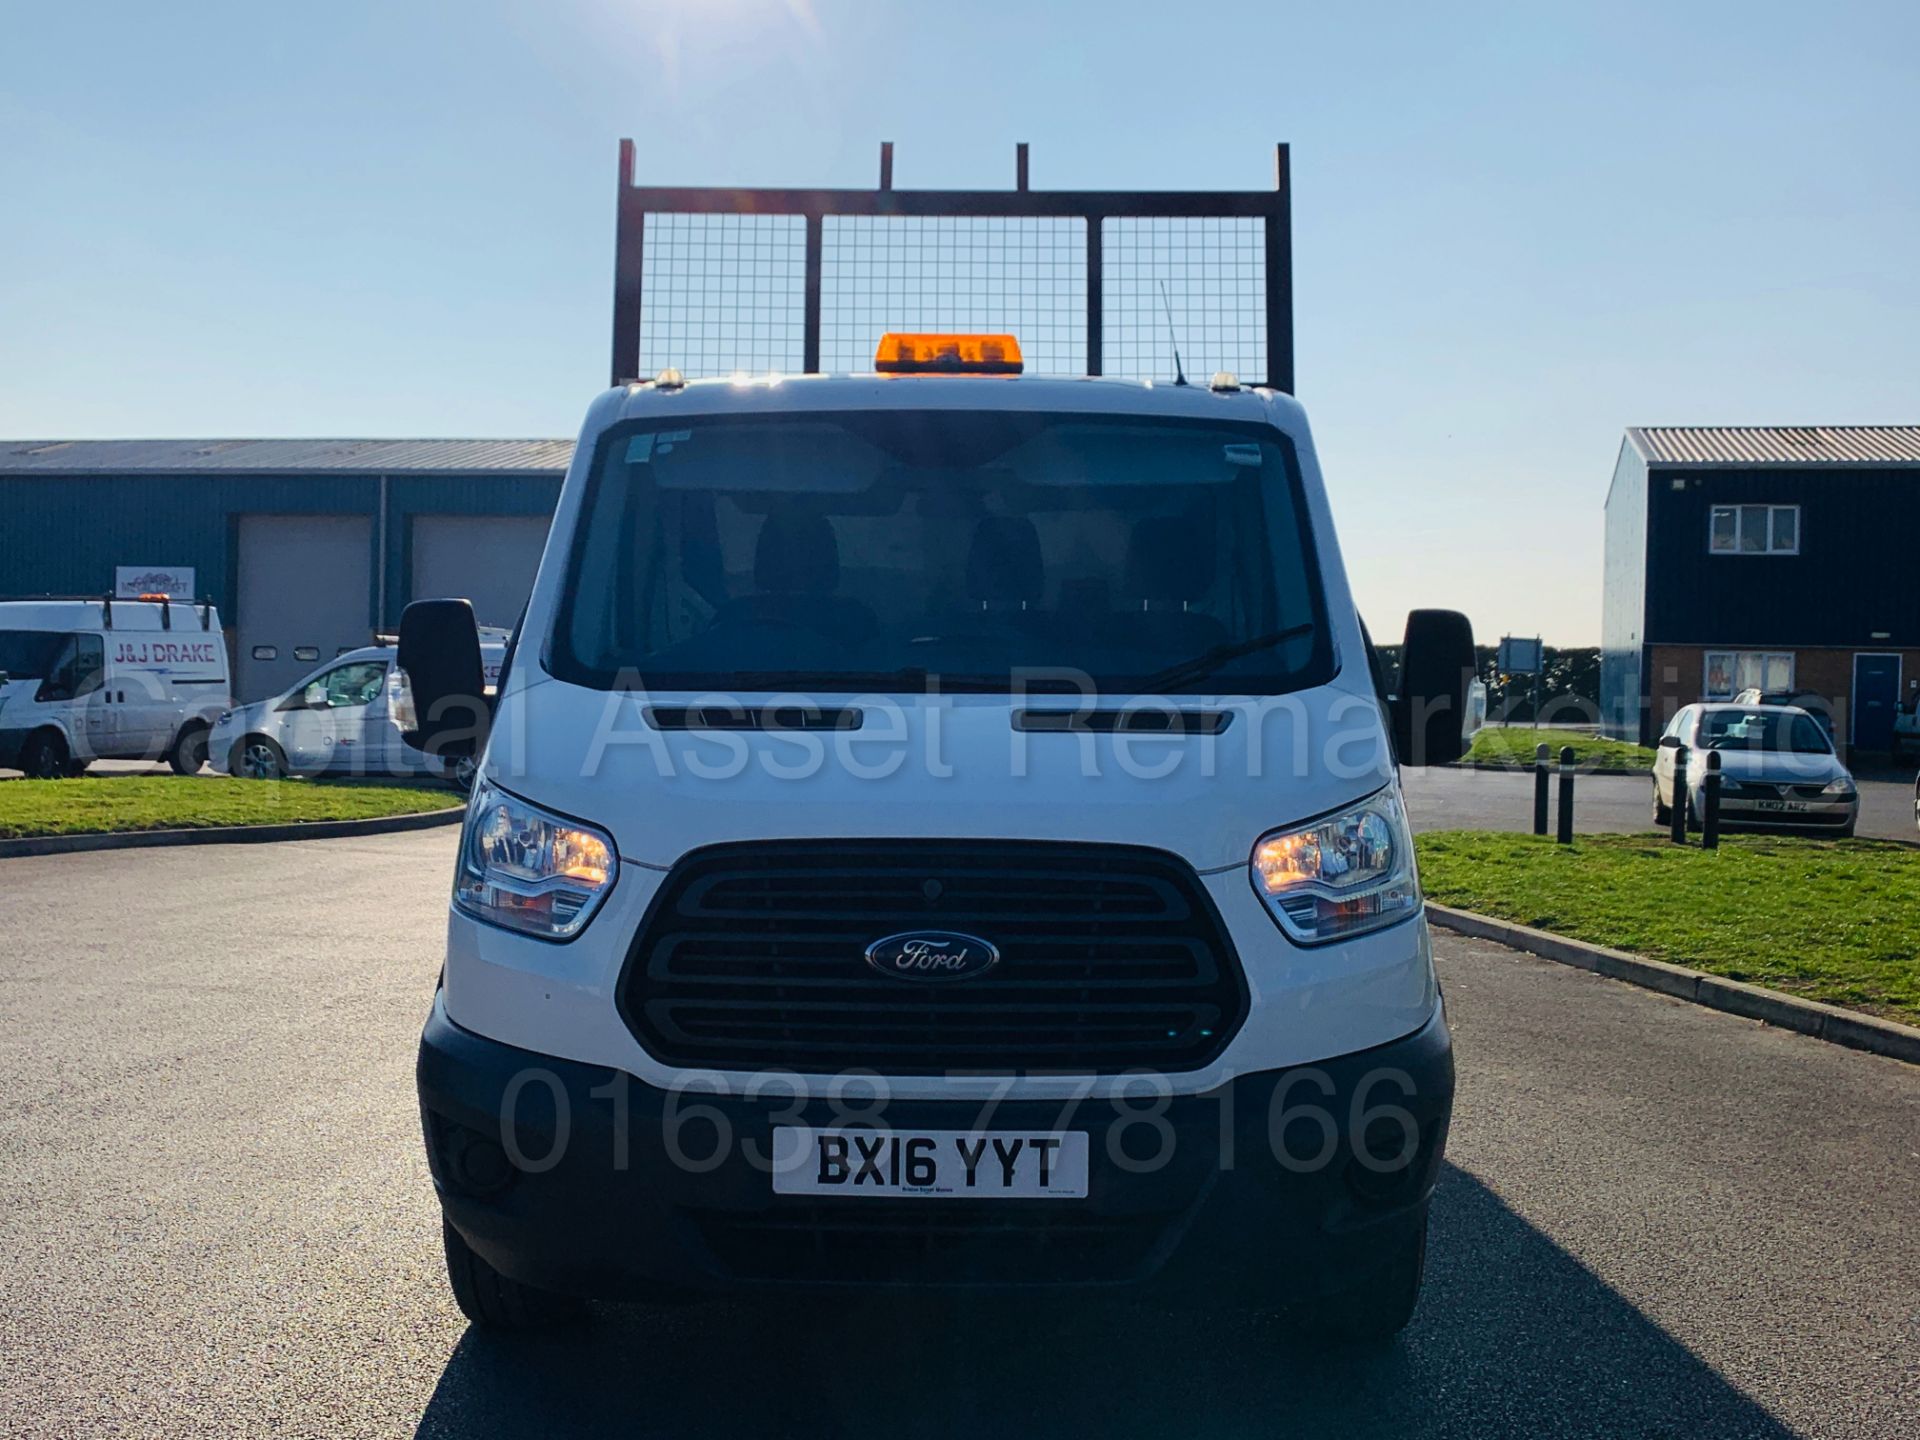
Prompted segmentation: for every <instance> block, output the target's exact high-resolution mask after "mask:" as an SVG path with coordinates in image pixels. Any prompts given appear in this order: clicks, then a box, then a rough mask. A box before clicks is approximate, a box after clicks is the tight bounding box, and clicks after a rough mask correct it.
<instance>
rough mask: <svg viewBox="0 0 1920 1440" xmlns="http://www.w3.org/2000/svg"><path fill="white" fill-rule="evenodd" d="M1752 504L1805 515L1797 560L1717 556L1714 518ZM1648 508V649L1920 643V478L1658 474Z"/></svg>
mask: <svg viewBox="0 0 1920 1440" xmlns="http://www.w3.org/2000/svg"><path fill="white" fill-rule="evenodd" d="M1676 480H1680V481H1684V482H1685V484H1684V488H1681V489H1676V488H1675V486H1674V482H1675V481H1676ZM1743 503H1750V504H1752V503H1759V504H1773V505H1798V506H1799V507H1800V553H1799V554H1798V555H1713V554H1710V553H1709V552H1708V550H1707V521H1708V514H1709V511H1710V510H1711V508H1712V507H1713V506H1715V505H1737V504H1743ZM1648 507H1649V527H1650V528H1649V531H1648V535H1647V552H1646V553H1647V607H1646V614H1647V626H1646V642H1647V643H1648V644H1655V645H1658V644H1667V645H1701V646H1708V645H1728V646H1750V647H1756V648H1759V647H1769V646H1778V647H1793V646H1807V645H1833V646H1852V647H1858V648H1860V649H1892V648H1900V647H1906V646H1916V645H1920V585H1916V584H1915V583H1914V577H1915V563H1914V537H1915V536H1916V535H1920V470H1868V469H1864V468H1862V469H1852V468H1849V469H1846V470H1802V469H1797V468H1796V469H1780V470H1764V469H1756V470H1698V469H1695V470H1689V469H1688V468H1687V467H1685V466H1671V467H1669V466H1659V467H1655V468H1654V469H1653V471H1652V472H1651V475H1650V477H1649V482H1648ZM1876 631H1880V632H1885V638H1882V639H1875V638H1874V634H1875V632H1876Z"/></svg>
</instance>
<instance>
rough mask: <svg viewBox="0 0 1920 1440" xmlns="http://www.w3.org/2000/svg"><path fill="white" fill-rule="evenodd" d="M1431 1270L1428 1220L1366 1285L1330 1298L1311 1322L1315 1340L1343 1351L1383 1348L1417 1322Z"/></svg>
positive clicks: (1374, 1273)
mask: <svg viewBox="0 0 1920 1440" xmlns="http://www.w3.org/2000/svg"><path fill="white" fill-rule="evenodd" d="M1426 1269H1427V1219H1426V1216H1424V1215H1423V1216H1421V1217H1420V1229H1419V1232H1418V1233H1417V1234H1416V1235H1414V1236H1413V1237H1412V1238H1411V1239H1410V1240H1407V1241H1403V1242H1402V1243H1401V1246H1400V1249H1399V1252H1398V1253H1397V1254H1395V1255H1394V1256H1393V1258H1392V1259H1390V1260H1389V1261H1388V1262H1387V1263H1386V1264H1385V1265H1382V1266H1381V1267H1380V1268H1379V1269H1377V1270H1375V1271H1374V1272H1373V1273H1372V1274H1370V1275H1369V1276H1368V1277H1367V1279H1366V1281H1365V1283H1363V1284H1360V1285H1356V1286H1354V1287H1353V1288H1352V1289H1351V1290H1344V1291H1341V1292H1340V1293H1338V1294H1335V1295H1330V1296H1328V1297H1327V1298H1326V1299H1325V1300H1322V1301H1321V1302H1320V1303H1319V1305H1318V1306H1316V1307H1315V1308H1314V1310H1313V1311H1312V1312H1311V1313H1310V1314H1309V1315H1308V1316H1307V1317H1306V1323H1307V1328H1308V1331H1309V1333H1310V1334H1312V1335H1314V1336H1315V1337H1317V1338H1320V1339H1323V1340H1328V1341H1331V1342H1333V1343H1335V1344H1343V1345H1363V1346H1365V1345H1384V1344H1386V1343H1387V1342H1389V1341H1390V1340H1392V1339H1393V1337H1394V1336H1396V1335H1398V1334H1399V1333H1400V1332H1401V1331H1402V1330H1404V1329H1406V1328H1407V1322H1408V1321H1409V1320H1411V1319H1413V1311H1414V1307H1415V1306H1416V1305H1418V1304H1419V1303H1420V1282H1421V1280H1422V1279H1423V1278H1424V1277H1425V1275H1426Z"/></svg>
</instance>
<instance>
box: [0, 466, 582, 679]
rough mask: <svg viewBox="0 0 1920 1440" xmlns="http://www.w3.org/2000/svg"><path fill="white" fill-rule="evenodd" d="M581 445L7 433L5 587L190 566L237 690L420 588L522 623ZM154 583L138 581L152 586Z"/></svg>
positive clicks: (104, 588)
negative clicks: (216, 615) (31, 437)
mask: <svg viewBox="0 0 1920 1440" xmlns="http://www.w3.org/2000/svg"><path fill="white" fill-rule="evenodd" d="M572 453H573V442H572V441H570V440H64V441H62V440H40V441H20V440H10V441H0V514H4V516H5V522H4V525H0V594H5V595H33V594H49V593H50V594H62V595H99V594H104V593H109V592H112V591H114V590H115V589H116V586H117V585H121V586H124V585H125V584H127V583H133V584H135V585H137V586H138V588H152V581H151V580H149V579H148V577H156V576H157V577H161V582H162V583H164V577H165V576H166V575H168V574H171V575H173V576H176V577H181V579H182V580H183V581H184V579H185V578H186V572H188V571H190V572H191V589H192V593H193V595H194V596H195V598H201V597H204V598H208V599H211V600H213V601H214V602H215V603H216V604H218V606H219V607H220V615H221V619H222V620H223V621H224V623H225V625H226V627H227V630H226V639H227V644H228V646H229V647H230V650H231V653H232V657H233V662H234V668H233V677H234V693H235V696H236V697H237V698H239V699H241V700H254V699H259V698H261V697H263V696H267V695H272V694H275V693H277V692H279V691H280V690H283V689H285V688H286V687H287V686H289V685H291V684H293V683H294V682H295V681H296V680H298V679H299V678H300V677H301V676H302V675H303V674H305V673H306V672H307V671H308V670H310V669H312V667H313V665H314V664H315V663H316V662H318V661H319V660H322V659H327V658H331V657H332V656H334V655H336V654H338V653H340V652H341V651H342V650H347V649H352V648H353V647H355V646H358V645H365V644H367V643H368V641H369V639H370V637H371V636H372V635H373V634H374V633H375V632H376V631H380V630H391V629H392V628H393V627H395V626H396V625H397V624H398V623H399V619H400V612H401V611H402V610H404V609H405V608H406V605H407V602H408V601H409V600H411V599H413V598H414V597H416V596H432V595H462V596H467V597H469V598H471V599H472V600H473V602H474V607H475V609H476V611H477V612H478V614H479V618H480V620H481V622H482V623H483V624H493V625H511V624H513V623H514V622H515V620H517V619H518V618H519V614H520V607H521V606H522V604H523V603H524V602H525V600H526V597H527V592H528V590H529V589H530V587H531V586H532V583H533V574H534V570H535V568H536V567H537V565H538V563H539V559H540V551H541V547H542V546H543V545H544V544H545V543H546V535H547V525H548V522H549V521H550V520H551V518H552V515H553V507H554V503H555V501H556V500H557V499H558V497H559V492H560V481H561V477H562V476H563V475H564V474H565V472H566V468H567V461H568V460H569V459H570V458H571V456H572ZM143 580H144V581H147V583H145V584H141V583H140V582H142V581H143Z"/></svg>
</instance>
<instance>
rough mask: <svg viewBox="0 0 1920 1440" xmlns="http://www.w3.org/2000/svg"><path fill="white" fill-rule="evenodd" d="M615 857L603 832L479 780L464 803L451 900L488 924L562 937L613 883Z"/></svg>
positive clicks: (586, 915)
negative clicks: (458, 865) (462, 823)
mask: <svg viewBox="0 0 1920 1440" xmlns="http://www.w3.org/2000/svg"><path fill="white" fill-rule="evenodd" d="M617 863H618V860H617V857H616V856H615V854H614V849H613V840H612V838H611V837H610V836H608V835H607V834H606V833H605V832H603V831H600V830H596V829H594V828H593V827H592V826H590V825H583V824H581V823H580V822H579V821H578V820H568V819H565V818H564V817H562V816H559V815H553V814H549V813H548V812H547V811H545V810H542V809H541V808H540V807H539V806H537V805H530V804H528V803H527V802H526V801H525V800H522V799H520V798H519V797H518V796H515V795H509V794H507V793H506V792H505V791H504V790H497V789H495V788H494V787H493V786H491V785H488V784H486V783H485V782H482V783H480V784H478V785H476V786H474V790H473V799H472V801H471V802H470V803H469V804H468V806H467V821H466V825H465V828H464V829H463V830H462V832H461V836H460V868H459V872H458V873H457V875H456V876H455V879H454V884H453V903H454V904H455V905H457V906H458V907H459V908H460V909H462V910H464V911H465V912H466V913H467V914H469V915H471V916H473V917H474V918H475V919H476V920H484V921H486V922H487V923H488V924H490V925H499V926H502V927H504V928H506V929H508V930H518V931H520V932H522V933H523V934H527V935H537V936H539V937H540V938H541V939H543V940H567V939H571V938H572V937H573V936H575V935H577V934H579V933H580V931H581V929H582V928H583V927H584V926H585V925H586V923H587V921H589V920H591V919H592V918H593V912H594V911H595V910H597V909H598V908H599V907H600V902H601V901H602V900H604V899H605V898H606V894H607V891H609V890H611V889H612V888H613V881H614V872H615V867H616V865H617Z"/></svg>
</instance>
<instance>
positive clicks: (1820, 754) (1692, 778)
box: [1653, 704, 1860, 836]
mask: <svg viewBox="0 0 1920 1440" xmlns="http://www.w3.org/2000/svg"><path fill="white" fill-rule="evenodd" d="M1682 746H1684V747H1685V748H1686V753H1687V810H1688V816H1689V818H1690V819H1691V820H1692V822H1693V823H1694V824H1695V825H1698V824H1699V823H1700V821H1701V817H1702V814H1703V808H1704V804H1705V797H1704V784H1705V781H1706V777H1707V756H1708V754H1709V753H1717V754H1718V755H1719V756H1720V818H1721V820H1722V821H1723V822H1724V823H1726V824H1728V825H1740V826H1749V825H1751V826H1766V827H1772V828H1779V829H1794V830H1816V829H1817V830H1822V831H1827V832H1830V833H1833V834H1836V835H1842V836H1845V835H1851V834H1853V827H1854V824H1855V822H1856V821H1857V820H1858V819H1859V815H1860V792H1859V789H1858V788H1857V787H1856V786H1855V785H1854V783H1853V776H1852V775H1851V774H1849V773H1848V772H1847V767H1846V766H1845V765H1843V764H1841V763H1840V757H1839V756H1838V755H1836V754H1835V753H1834V750H1833V744H1832V742H1831V741H1829V740H1828V739H1827V732H1826V730H1825V729H1824V728H1823V727H1822V726H1821V724H1820V722H1819V721H1818V720H1816V719H1815V718H1814V717H1813V716H1812V715H1810V714H1808V713H1807V712H1806V711H1805V710H1802V709H1800V708H1799V707H1798V706H1795V705H1741V704H1719V705H1715V704H1703V705H1689V706H1687V707H1685V708H1684V709H1683V710H1681V711H1680V713H1679V714H1677V715H1675V716H1674V717H1673V719H1672V720H1671V721H1670V722H1668V725H1667V728H1666V730H1665V731H1664V732H1663V733H1662V734H1661V736H1660V748H1659V750H1658V751H1657V752H1656V753H1655V755H1654V761H1653V819H1654V823H1655V824H1657V825H1665V824H1668V823H1669V822H1670V820H1671V817H1672V811H1673V792H1674V778H1675V769H1676V758H1677V756H1678V755H1679V753H1680V749H1681V747H1682Z"/></svg>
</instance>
